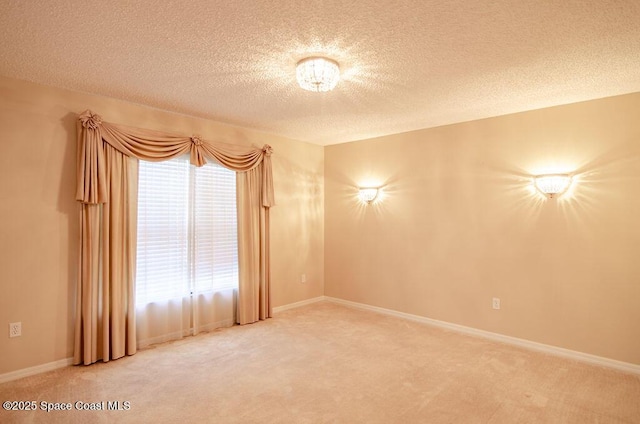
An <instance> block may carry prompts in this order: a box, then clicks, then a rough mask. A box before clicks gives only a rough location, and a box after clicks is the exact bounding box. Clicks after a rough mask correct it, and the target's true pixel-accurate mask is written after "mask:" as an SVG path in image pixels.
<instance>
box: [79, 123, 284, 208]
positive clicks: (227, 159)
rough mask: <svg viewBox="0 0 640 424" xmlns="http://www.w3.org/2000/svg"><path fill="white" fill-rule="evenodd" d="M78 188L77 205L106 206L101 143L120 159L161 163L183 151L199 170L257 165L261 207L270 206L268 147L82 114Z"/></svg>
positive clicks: (249, 168)
mask: <svg viewBox="0 0 640 424" xmlns="http://www.w3.org/2000/svg"><path fill="white" fill-rule="evenodd" d="M78 122H79V125H78V161H77V166H78V169H77V175H78V186H77V191H76V200H78V201H80V202H82V203H89V204H96V203H106V202H107V201H108V199H107V193H106V188H105V187H106V183H105V181H106V180H105V179H106V176H105V157H104V151H103V149H102V148H101V144H102V142H103V141H104V142H106V143H108V144H109V145H111V146H112V147H113V148H115V149H116V150H118V151H119V152H121V153H123V154H124V155H126V156H129V157H133V158H137V159H142V160H147V161H163V160H168V159H171V158H174V157H177V156H180V155H183V154H185V153H187V152H189V155H190V161H191V164H192V165H195V166H198V167H199V166H203V165H204V164H206V163H207V160H206V158H210V159H213V160H215V161H217V162H219V163H220V164H221V165H222V166H224V167H226V168H229V169H231V170H234V171H236V172H245V171H249V170H251V169H254V168H255V167H257V166H258V165H260V164H261V163H262V164H263V167H262V206H264V207H266V208H269V207H272V206H274V205H275V201H274V194H273V176H272V172H271V154H272V153H273V149H272V148H271V146H269V145H268V144H265V145H264V146H263V147H262V149H260V148H255V147H245V146H237V145H234V144H227V143H220V142H216V143H213V142H209V141H205V140H202V139H201V138H200V137H198V136H192V137H184V136H178V135H173V134H169V133H163V132H159V131H152V130H146V129H140V128H132V127H127V126H124V125H115V124H111V123H108V122H104V121H103V120H102V118H101V117H100V116H99V115H97V114H95V113H93V112H91V111H90V110H87V111H85V112H83V113H82V114H80V116H79V119H78Z"/></svg>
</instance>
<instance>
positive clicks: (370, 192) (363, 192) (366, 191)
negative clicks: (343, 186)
mask: <svg viewBox="0 0 640 424" xmlns="http://www.w3.org/2000/svg"><path fill="white" fill-rule="evenodd" d="M358 197H359V198H360V200H361V201H362V202H363V203H371V202H373V201H374V200H376V197H378V187H360V190H359V191H358Z"/></svg>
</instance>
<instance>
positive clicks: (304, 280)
mask: <svg viewBox="0 0 640 424" xmlns="http://www.w3.org/2000/svg"><path fill="white" fill-rule="evenodd" d="M300 282H301V283H306V282H307V274H302V275H300Z"/></svg>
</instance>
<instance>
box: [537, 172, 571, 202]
mask: <svg viewBox="0 0 640 424" xmlns="http://www.w3.org/2000/svg"><path fill="white" fill-rule="evenodd" d="M534 182H535V185H536V188H537V189H538V191H540V193H542V194H544V195H545V196H549V198H553V196H555V195H557V194H562V193H564V192H565V191H567V189H568V188H569V185H571V177H570V176H569V175H567V174H545V175H538V176H536V177H534Z"/></svg>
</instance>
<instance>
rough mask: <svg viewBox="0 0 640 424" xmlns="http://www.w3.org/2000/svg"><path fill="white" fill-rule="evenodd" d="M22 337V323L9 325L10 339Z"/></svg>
mask: <svg viewBox="0 0 640 424" xmlns="http://www.w3.org/2000/svg"><path fill="white" fill-rule="evenodd" d="M18 336H22V323H21V322H12V323H10V324H9V337H18Z"/></svg>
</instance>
